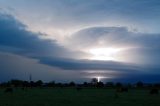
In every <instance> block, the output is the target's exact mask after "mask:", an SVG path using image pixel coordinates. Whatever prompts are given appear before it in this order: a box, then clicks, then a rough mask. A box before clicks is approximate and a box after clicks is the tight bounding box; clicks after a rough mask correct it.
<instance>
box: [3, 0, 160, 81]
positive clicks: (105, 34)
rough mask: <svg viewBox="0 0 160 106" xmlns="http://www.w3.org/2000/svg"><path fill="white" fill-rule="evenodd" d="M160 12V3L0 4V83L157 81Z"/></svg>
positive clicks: (59, 1) (136, 0)
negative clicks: (97, 79) (30, 78)
mask: <svg viewBox="0 0 160 106" xmlns="http://www.w3.org/2000/svg"><path fill="white" fill-rule="evenodd" d="M43 4H44V5H43ZM28 6H30V8H28ZM159 7H160V2H159V1H157V0H152V1H146V0H140V1H139V0H130V2H129V1H127V0H110V1H107V0H99V1H96V0H93V1H92V2H91V0H82V1H77V0H70V1H65V0H54V1H52V0H40V1H39V2H37V1H36V0H28V1H25V0H21V1H20V0H15V2H11V1H10V0H0V63H1V65H0V77H1V79H0V80H1V81H6V80H9V79H12V78H16V79H24V80H27V78H28V75H29V74H33V76H34V78H35V80H38V79H42V80H46V81H51V80H59V81H71V80H73V81H80V82H81V81H84V80H85V78H91V77H95V76H102V77H104V78H106V79H107V78H108V79H107V80H113V81H114V80H122V81H137V80H143V81H148V82H149V81H151V82H152V81H153V82H156V81H158V78H159V76H160V72H159V70H160V63H159V60H160V46H159V45H160V42H159V41H160V32H159V27H160V23H159V17H160V14H159V13H160V11H159V10H160V8H159ZM93 51H94V52H93ZM26 67H29V68H27V69H26ZM71 76H72V77H71Z"/></svg>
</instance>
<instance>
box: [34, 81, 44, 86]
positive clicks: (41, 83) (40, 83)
mask: <svg viewBox="0 0 160 106" xmlns="http://www.w3.org/2000/svg"><path fill="white" fill-rule="evenodd" d="M42 85H43V81H42V80H38V81H36V82H35V86H42Z"/></svg>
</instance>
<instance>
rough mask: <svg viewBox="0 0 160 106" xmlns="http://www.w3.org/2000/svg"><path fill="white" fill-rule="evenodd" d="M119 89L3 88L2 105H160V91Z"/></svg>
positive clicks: (0, 91)
mask: <svg viewBox="0 0 160 106" xmlns="http://www.w3.org/2000/svg"><path fill="white" fill-rule="evenodd" d="M115 91H116V90H115V89H96V88H86V89H82V90H80V91H77V90H76V89H75V88H43V89H40V88H39V89H38V88H34V89H27V90H22V89H20V88H19V89H14V92H13V93H10V92H9V93H5V92H4V89H0V106H160V94H159V95H150V94H149V90H145V89H130V90H129V91H128V92H124V93H118V94H116V93H115Z"/></svg>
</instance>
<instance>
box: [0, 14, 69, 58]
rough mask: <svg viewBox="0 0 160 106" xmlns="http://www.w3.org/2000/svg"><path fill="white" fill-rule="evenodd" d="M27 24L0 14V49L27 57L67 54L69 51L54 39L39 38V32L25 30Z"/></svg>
mask: <svg viewBox="0 0 160 106" xmlns="http://www.w3.org/2000/svg"><path fill="white" fill-rule="evenodd" d="M26 28H27V26H25V25H24V24H22V23H21V22H19V21H18V20H16V19H15V18H14V17H13V16H11V15H8V14H0V29H1V30H0V50H1V51H6V52H12V53H15V54H19V55H24V56H28V57H38V56H44V57H45V56H51V57H61V56H66V55H67V56H69V55H70V53H71V52H70V51H68V50H67V49H65V48H64V47H63V46H60V45H58V44H57V42H56V40H52V41H50V40H44V39H41V38H40V36H41V34H40V33H33V32H30V31H27V30H26Z"/></svg>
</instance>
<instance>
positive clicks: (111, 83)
mask: <svg viewBox="0 0 160 106" xmlns="http://www.w3.org/2000/svg"><path fill="white" fill-rule="evenodd" d="M105 85H106V86H107V87H114V83H113V82H106V84H105Z"/></svg>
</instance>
